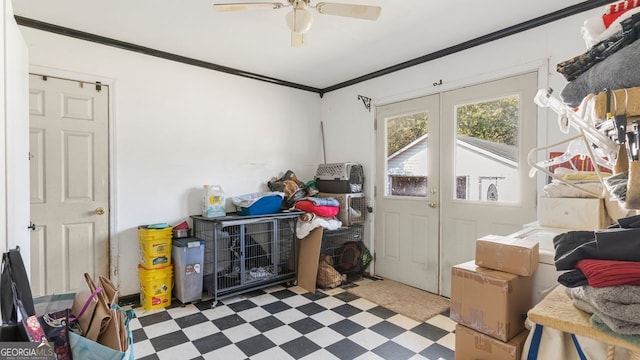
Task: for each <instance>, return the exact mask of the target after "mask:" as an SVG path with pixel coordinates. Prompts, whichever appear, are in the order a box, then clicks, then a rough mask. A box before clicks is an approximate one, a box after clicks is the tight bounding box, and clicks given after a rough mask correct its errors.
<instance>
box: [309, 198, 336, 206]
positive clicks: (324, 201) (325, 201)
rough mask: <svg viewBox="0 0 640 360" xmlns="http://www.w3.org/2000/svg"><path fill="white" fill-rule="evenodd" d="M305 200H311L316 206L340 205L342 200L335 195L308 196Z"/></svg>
mask: <svg viewBox="0 0 640 360" xmlns="http://www.w3.org/2000/svg"><path fill="white" fill-rule="evenodd" d="M304 200H308V201H311V202H312V203H313V204H314V205H316V206H340V202H339V201H338V200H336V198H333V197H326V198H321V197H306V198H304Z"/></svg>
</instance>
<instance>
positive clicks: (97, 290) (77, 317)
mask: <svg viewBox="0 0 640 360" xmlns="http://www.w3.org/2000/svg"><path fill="white" fill-rule="evenodd" d="M100 291H102V288H101V287H99V288H96V289H95V290H93V292H92V293H91V295H89V298H88V299H87V301H85V302H84V305H82V309H80V312H79V313H78V315H77V316H76V317H72V316H70V317H69V322H72V321H75V320H76V319H79V318H80V317H82V314H84V312H85V310H87V308H88V307H89V304H90V303H91V302H92V301H93V299H94V298H95V297H96V295H98V293H99V292H100Z"/></svg>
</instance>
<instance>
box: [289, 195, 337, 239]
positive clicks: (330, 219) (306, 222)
mask: <svg viewBox="0 0 640 360" xmlns="http://www.w3.org/2000/svg"><path fill="white" fill-rule="evenodd" d="M295 208H296V209H298V210H302V211H305V214H302V215H300V217H299V218H298V221H297V222H296V236H297V237H298V239H302V238H304V237H306V236H307V235H309V233H310V232H311V230H313V229H315V228H317V227H319V226H322V227H323V228H325V229H327V230H336V229H339V228H341V227H342V221H340V220H338V219H337V218H336V215H338V212H340V202H339V201H338V200H336V199H335V198H333V197H327V198H319V197H307V198H304V199H302V200H299V201H298V202H296V204H295Z"/></svg>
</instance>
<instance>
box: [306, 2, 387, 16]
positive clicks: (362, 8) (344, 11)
mask: <svg viewBox="0 0 640 360" xmlns="http://www.w3.org/2000/svg"><path fill="white" fill-rule="evenodd" d="M316 10H317V11H318V12H319V13H321V14H326V15H338V16H346V17H352V18H359V19H365V20H376V19H378V16H380V12H381V11H382V8H381V7H380V6H369V5H354V4H336V3H326V2H319V3H317V4H316Z"/></svg>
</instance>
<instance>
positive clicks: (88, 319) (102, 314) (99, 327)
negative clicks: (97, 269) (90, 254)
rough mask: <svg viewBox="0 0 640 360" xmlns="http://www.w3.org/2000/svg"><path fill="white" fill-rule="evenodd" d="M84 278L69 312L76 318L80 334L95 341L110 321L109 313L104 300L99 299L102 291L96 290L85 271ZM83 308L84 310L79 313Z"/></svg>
mask: <svg viewBox="0 0 640 360" xmlns="http://www.w3.org/2000/svg"><path fill="white" fill-rule="evenodd" d="M84 278H85V281H84V282H83V285H82V286H80V288H79V289H78V292H76V295H75V298H74V299H73V306H72V308H71V314H72V315H74V316H75V317H76V318H77V321H78V324H80V328H81V329H82V336H84V337H86V338H87V339H90V340H94V341H97V340H98V336H99V335H100V334H101V333H103V332H105V331H106V330H107V327H108V325H109V323H110V322H111V314H110V311H109V308H108V307H107V306H106V304H105V301H102V300H101V297H100V294H101V293H102V291H98V288H97V287H96V286H95V283H94V282H93V279H91V276H90V275H89V274H87V273H85V274H84ZM83 308H85V310H84V312H82V313H81V310H82V309H83Z"/></svg>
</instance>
